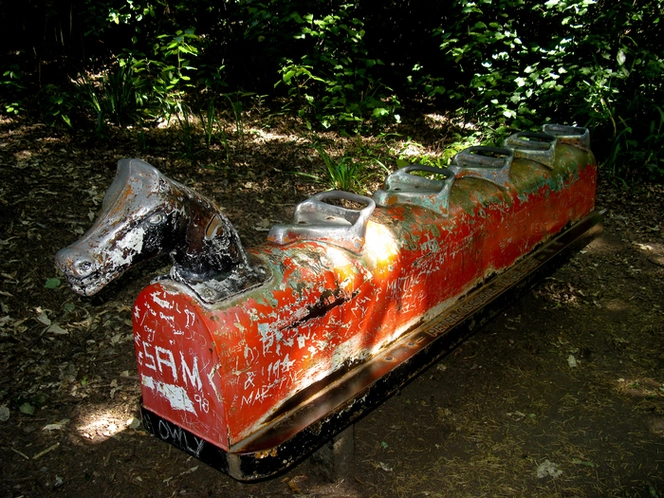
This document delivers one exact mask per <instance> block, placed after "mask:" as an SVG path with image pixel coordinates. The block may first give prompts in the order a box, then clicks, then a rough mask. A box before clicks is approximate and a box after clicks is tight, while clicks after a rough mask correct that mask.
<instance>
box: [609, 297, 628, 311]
mask: <svg viewBox="0 0 664 498" xmlns="http://www.w3.org/2000/svg"><path fill="white" fill-rule="evenodd" d="M604 307H605V308H606V309H607V310H608V311H626V310H628V309H629V303H627V302H625V301H624V300H622V299H611V300H609V301H606V302H605V303H604Z"/></svg>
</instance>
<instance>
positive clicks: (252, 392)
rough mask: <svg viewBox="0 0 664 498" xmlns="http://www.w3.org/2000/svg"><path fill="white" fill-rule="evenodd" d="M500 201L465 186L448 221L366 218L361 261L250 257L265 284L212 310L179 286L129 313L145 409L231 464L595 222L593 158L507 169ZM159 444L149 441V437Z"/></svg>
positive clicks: (321, 253) (571, 153)
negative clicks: (461, 305) (294, 403)
mask: <svg viewBox="0 0 664 498" xmlns="http://www.w3.org/2000/svg"><path fill="white" fill-rule="evenodd" d="M510 181H511V185H510V187H509V188H508V189H503V188H500V187H499V186H497V185H495V184H494V183H490V182H487V181H485V180H482V179H478V178H463V179H459V180H457V181H456V183H455V184H454V186H453V188H452V189H451V193H450V199H449V213H446V215H443V214H441V213H440V212H436V211H435V210H433V209H426V208H425V207H422V206H417V205H405V204H390V205H389V206H388V207H377V208H376V209H375V210H374V212H373V214H372V215H371V218H370V219H369V222H368V224H367V228H366V235H365V240H364V247H363V248H362V250H361V251H351V250H347V249H344V248H341V247H338V246H335V245H334V244H332V243H326V242H321V241H307V240H296V241H294V242H292V243H287V244H284V245H277V244H272V243H265V244H263V245H261V246H259V247H257V248H254V249H253V250H252V251H250V252H251V253H252V254H253V255H254V256H255V257H256V258H258V259H259V260H260V261H261V262H262V264H263V265H264V267H265V268H266V271H267V273H268V274H269V275H270V276H271V278H270V279H269V280H268V281H267V283H265V284H263V285H262V286H260V287H257V288H255V289H252V290H250V291H247V292H245V293H243V294H239V295H237V296H234V297H232V298H230V299H228V300H226V301H223V302H220V303H217V304H214V305H210V304H205V303H203V302H202V301H201V300H200V299H198V298H197V297H196V296H195V294H194V293H192V292H191V290H190V289H189V288H188V287H187V286H185V285H183V284H181V283H177V282H173V281H169V280H162V281H160V282H158V283H155V284H153V285H150V286H148V287H147V288H146V289H145V290H144V291H143V292H142V293H141V295H140V296H139V297H138V299H137V301H136V305H135V309H134V334H135V345H136V354H137V361H138V370H139V374H140V377H141V383H142V392H143V404H144V406H145V407H147V408H149V410H150V411H152V412H154V413H155V414H157V415H159V416H161V417H162V418H164V419H166V420H168V421H171V422H173V423H174V424H175V425H177V426H179V427H182V428H184V429H186V430H187V431H190V432H191V433H193V434H195V435H196V436H198V437H200V438H202V439H204V440H206V441H209V442H211V443H212V444H214V445H215V446H217V447H219V448H222V449H223V450H225V451H229V450H230V449H231V448H232V447H233V445H234V444H237V443H238V442H240V441H243V440H246V439H247V438H250V437H251V436H252V434H255V433H256V432H257V431H259V430H260V429H261V428H262V427H263V426H264V424H265V423H266V422H267V421H270V420H271V419H272V418H273V417H274V416H275V414H277V413H279V414H281V413H282V411H283V410H285V409H286V408H285V407H287V406H289V405H288V400H289V399H291V398H292V396H294V395H295V394H297V393H300V392H303V391H304V390H305V389H306V388H307V387H309V386H310V385H312V384H313V383H315V382H317V381H320V380H321V379H324V378H325V377H327V376H329V375H330V374H332V373H334V372H335V371H338V370H340V369H343V368H349V365H354V364H358V363H361V362H362V361H364V360H366V359H368V358H370V357H372V356H373V355H375V354H377V353H378V352H380V351H381V350H383V349H384V348H385V347H386V346H387V345H389V344H390V343H392V342H394V341H395V340H396V339H397V338H398V337H400V336H401V335H403V334H404V333H405V332H406V331H408V330H410V329H412V328H413V327H415V326H417V325H419V324H421V323H423V322H425V321H427V320H430V319H431V318H433V317H434V316H436V315H437V314H439V313H441V312H442V311H443V310H444V309H446V307H449V306H450V305H451V304H452V303H454V302H455V301H457V300H458V299H459V298H461V297H462V296H464V295H465V294H466V293H467V292H469V291H470V290H471V289H473V288H475V287H477V286H478V285H480V284H482V282H484V281H486V279H489V278H491V276H492V275H493V274H495V273H500V272H502V271H504V270H505V269H507V268H509V267H510V266H512V265H514V264H515V262H517V261H518V260H519V259H520V258H522V257H523V256H524V255H526V254H528V253H530V252H531V251H532V250H533V249H534V248H536V247H537V246H538V245H540V244H542V243H543V242H545V241H547V240H548V239H550V238H551V237H552V236H554V235H556V234H557V233H559V232H560V231H561V230H562V229H563V228H564V227H565V226H567V225H569V224H570V223H573V222H576V221H579V220H581V219H582V218H584V217H585V216H586V215H588V213H590V212H591V211H593V209H594V199H595V183H596V165H595V160H594V157H593V156H592V153H590V152H588V151H586V150H583V149H581V148H578V147H575V146H573V145H569V144H565V143H560V144H557V146H556V156H555V161H554V165H553V167H552V168H549V167H545V166H543V165H541V164H539V163H536V162H534V161H531V160H528V159H525V158H521V157H517V158H515V159H514V161H513V163H512V166H511V172H510ZM157 430H158V429H157Z"/></svg>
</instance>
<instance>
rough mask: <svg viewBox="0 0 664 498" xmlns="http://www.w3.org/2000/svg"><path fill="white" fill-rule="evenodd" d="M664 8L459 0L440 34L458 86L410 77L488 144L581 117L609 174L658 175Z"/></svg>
mask: <svg viewBox="0 0 664 498" xmlns="http://www.w3.org/2000/svg"><path fill="white" fill-rule="evenodd" d="M663 8H664V5H663V3H662V2H661V0H645V1H643V2H634V3H632V2H598V1H596V0H548V1H546V2H535V3H530V2H529V3H526V2H525V1H524V0H498V1H492V0H476V1H469V0H457V1H455V2H454V5H453V8H452V9H451V12H452V18H451V19H450V20H448V22H447V23H446V24H445V26H442V27H441V28H440V29H438V30H437V31H436V34H437V36H438V37H439V40H440V49H441V51H442V55H443V56H444V58H445V63H444V66H446V67H449V66H457V67H458V69H459V73H458V74H457V78H458V82H459V83H460V84H457V85H450V84H449V80H450V78H449V77H446V76H443V75H439V74H436V73H434V72H426V71H423V70H422V68H421V67H416V68H415V69H416V71H414V73H413V75H414V76H413V78H415V77H417V78H419V79H418V82H419V84H420V85H421V87H422V88H423V89H424V90H425V91H426V92H427V93H428V95H429V96H431V97H434V96H437V95H442V96H444V97H447V98H449V99H451V101H452V102H456V103H457V104H456V105H457V106H458V113H459V115H460V116H461V117H462V118H463V119H464V120H466V121H470V122H474V123H475V124H477V125H478V126H479V127H480V128H482V129H486V130H488V132H489V138H490V139H491V140H492V141H499V140H500V139H502V138H503V137H504V136H505V135H506V134H508V133H509V132H512V131H514V130H516V129H529V128H533V127H535V126H539V124H541V123H543V122H545V121H550V120H555V121H557V122H561V123H570V124H572V123H577V124H579V125H583V126H589V127H591V128H592V129H593V130H594V131H595V133H594V136H593V141H594V143H595V144H596V148H597V149H598V152H599V154H598V155H599V156H600V158H601V159H605V160H606V161H607V165H608V166H609V168H608V169H609V170H610V172H611V173H612V174H615V175H619V176H621V175H630V174H641V173H642V172H643V171H644V170H646V169H647V170H648V171H649V172H651V173H653V172H654V173H657V174H660V175H661V163H659V164H660V165H658V164H655V163H653V162H652V161H653V159H652V156H651V154H650V153H649V152H648V151H649V150H654V149H653V146H655V147H657V146H659V147H661V145H662V140H663V138H662V134H661V126H660V125H661V116H660V114H659V113H658V112H657V110H656V109H653V108H652V104H651V103H652V102H653V101H654V102H660V101H662V98H664V58H663V56H662V54H663V53H664V41H662V40H664V36H662V33H661V32H662V15H663V12H664V11H663ZM450 21H451V22H450ZM655 33H657V35H658V36H653V35H655ZM646 137H647V143H646V142H645V139H646ZM642 142H643V143H642ZM644 146H645V147H644ZM644 149H647V151H645V152H644Z"/></svg>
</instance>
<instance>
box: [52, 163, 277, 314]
mask: <svg viewBox="0 0 664 498" xmlns="http://www.w3.org/2000/svg"><path fill="white" fill-rule="evenodd" d="M167 253H169V254H170V255H171V259H172V260H173V267H172V268H171V272H170V278H172V279H173V280H176V281H179V282H182V283H185V284H187V285H189V286H190V287H191V288H192V289H194V290H195V291H196V292H197V293H198V294H199V296H200V297H202V298H203V299H204V300H206V301H215V300H217V299H220V298H223V297H228V296H229V295H232V294H234V293H237V292H240V291H242V290H244V289H246V288H250V287H253V286H255V285H257V284H258V283H260V282H262V281H263V280H264V279H265V278H264V273H263V272H262V270H261V268H260V267H258V266H255V265H252V264H250V262H249V259H248V257H247V254H246V253H245V252H244V249H243V247H242V244H241V242H240V237H239V236H238V234H237V232H236V231H235V229H234V228H233V226H232V225H231V223H230V222H229V221H228V219H227V218H226V217H225V216H224V215H223V214H222V213H221V211H220V210H219V208H218V207H217V206H216V205H215V204H214V203H213V202H212V201H210V200H209V199H206V198H205V197H203V196H201V195H198V194H197V193H196V192H194V191H193V190H192V189H190V188H188V187H186V186H184V185H182V184H181V183H178V182H175V181H173V180H171V179H169V178H167V177H165V176H164V175H162V174H161V173H160V172H159V171H158V170H157V169H156V168H154V167H153V166H151V165H149V164H148V163H146V162H143V161H141V160H138V159H123V160H121V161H119V162H118V170H117V173H116V176H115V179H114V180H113V183H112V184H111V186H110V187H109V189H108V191H107V192H106V194H105V196H104V200H103V202H102V209H101V213H100V214H99V217H98V218H97V220H96V221H95V223H94V225H93V226H92V228H90V230H88V232H87V233H86V234H85V235H83V237H81V239H79V240H78V241H77V242H75V243H73V244H72V245H70V246H68V247H66V248H64V249H62V250H60V251H59V252H58V253H57V255H56V265H57V267H58V268H59V269H60V270H61V271H62V272H63V273H64V274H65V276H66V278H67V280H69V282H70V284H71V286H72V288H73V290H74V291H75V292H77V293H79V294H82V295H84V296H91V295H93V294H95V293H97V292H99V291H100V290H101V289H102V288H104V286H106V285H107V284H108V283H109V282H111V281H112V280H114V279H115V278H117V277H119V276H120V275H121V274H123V273H124V272H125V271H126V270H128V269H129V268H130V267H131V266H133V265H134V264H136V263H139V262H141V261H144V260H147V259H149V258H153V257H156V256H159V255H162V254H167Z"/></svg>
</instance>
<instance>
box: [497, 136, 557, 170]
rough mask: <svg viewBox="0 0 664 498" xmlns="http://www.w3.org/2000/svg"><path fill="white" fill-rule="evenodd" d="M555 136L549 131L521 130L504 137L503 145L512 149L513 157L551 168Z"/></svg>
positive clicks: (554, 150)
mask: <svg viewBox="0 0 664 498" xmlns="http://www.w3.org/2000/svg"><path fill="white" fill-rule="evenodd" d="M555 144H556V137H554V136H553V135H550V134H549V133H536V132H532V131H521V132H519V133H515V134H513V135H510V136H509V137H507V138H506V139H505V144H504V145H505V147H509V148H510V149H513V150H514V157H520V158H523V159H529V160H531V161H535V162H538V163H540V164H543V165H544V166H546V167H547V168H549V169H552V168H553V162H554V156H555V152H556V149H555Z"/></svg>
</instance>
